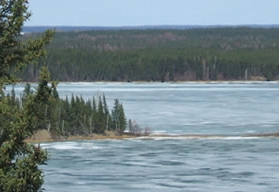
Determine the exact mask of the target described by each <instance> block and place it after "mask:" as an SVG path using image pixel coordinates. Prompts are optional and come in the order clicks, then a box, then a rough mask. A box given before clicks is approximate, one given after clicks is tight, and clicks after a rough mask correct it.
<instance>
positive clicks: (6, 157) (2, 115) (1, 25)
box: [0, 0, 53, 192]
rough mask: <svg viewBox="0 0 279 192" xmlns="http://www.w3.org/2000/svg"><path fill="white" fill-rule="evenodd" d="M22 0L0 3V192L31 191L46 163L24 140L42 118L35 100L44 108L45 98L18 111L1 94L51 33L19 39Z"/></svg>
mask: <svg viewBox="0 0 279 192" xmlns="http://www.w3.org/2000/svg"><path fill="white" fill-rule="evenodd" d="M27 9H28V2H27V1H26V0H1V1H0V50H1V51H0V122H1V123H0V191H5V192H22V191H24V192H35V191H38V190H40V188H41V186H42V184H43V174H42V171H41V170H40V169H39V168H38V165H41V164H44V163H45V162H46V160H47V153H46V152H45V151H44V150H42V149H41V148H40V146H35V145H32V144H27V143H25V142H24V140H25V139H26V138H27V137H30V136H32V135H33V133H34V132H35V131H36V130H37V129H38V127H37V124H36V123H35V122H36V120H38V119H43V118H44V116H40V115H38V113H37V111H36V107H35V104H36V102H37V100H39V101H40V102H42V103H38V104H39V105H44V103H43V102H44V101H47V99H48V98H45V97H43V95H41V96H42V97H38V95H36V96H33V95H31V96H29V97H28V98H27V99H26V104H25V106H24V108H23V109H22V110H19V108H18V107H15V106H12V105H9V103H8V100H7V98H6V97H5V95H4V88H5V86H6V85H9V84H11V83H14V82H16V81H17V78H16V77H15V75H14V73H13V72H15V71H18V70H21V69H22V67H23V66H25V65H26V64H29V63H32V62H34V61H35V59H37V58H39V57H40V56H43V55H44V50H43V47H44V45H46V44H47V43H48V42H49V40H50V38H51V37H52V35H53V33H52V32H46V33H45V35H44V36H43V37H42V38H40V39H36V40H29V41H27V42H22V41H20V40H19V36H20V33H21V29H22V26H23V23H24V21H26V20H27V19H28V18H29V17H30V13H29V12H28V11H27Z"/></svg>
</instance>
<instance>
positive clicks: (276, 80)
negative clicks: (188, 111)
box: [18, 79, 279, 83]
mask: <svg viewBox="0 0 279 192" xmlns="http://www.w3.org/2000/svg"><path fill="white" fill-rule="evenodd" d="M57 82H59V83H230V82H231V83H242V82H248V83H249V82H259V83H262V82H279V79H275V80H270V81H268V80H265V79H263V80H259V79H257V80H252V79H248V80H244V79H242V80H239V79H238V80H234V79H231V80H185V81H182V80H177V81H163V82H162V81H57ZM18 83H38V81H19V82H18Z"/></svg>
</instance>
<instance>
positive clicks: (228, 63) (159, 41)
mask: <svg viewBox="0 0 279 192" xmlns="http://www.w3.org/2000/svg"><path fill="white" fill-rule="evenodd" d="M37 35H38V34H33V36H34V37H36V36H37ZM24 38H25V37H24ZM278 51H279V29H276V28H274V29H262V28H212V29H209V28H208V29H192V30H120V31H88V32H65V33H64V32H60V33H57V35H56V37H55V39H54V41H53V43H52V44H51V45H50V46H49V48H48V53H49V54H48V57H47V63H48V65H49V70H50V72H51V74H52V80H63V81H98V80H108V81H138V80H144V81H168V80H222V79H224V80H232V79H235V80H242V79H250V78H252V77H253V76H263V77H265V78H266V79H268V80H274V79H278V78H279V54H278ZM36 71H38V68H36V67H32V65H31V66H29V68H28V69H26V70H25V72H24V73H23V74H22V77H23V78H24V79H25V80H31V81H32V80H36V79H37V76H36V74H37V72H36ZM73 71H74V73H73Z"/></svg>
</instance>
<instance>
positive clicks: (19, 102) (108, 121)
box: [5, 68, 136, 137]
mask: <svg viewBox="0 0 279 192" xmlns="http://www.w3.org/2000/svg"><path fill="white" fill-rule="evenodd" d="M43 69H44V71H43V72H41V74H48V71H47V69H46V68H43ZM41 76H42V75H41ZM48 76H49V75H47V77H48ZM56 87H57V83H55V82H52V83H51V86H49V83H48V78H42V77H40V82H39V85H38V87H37V88H36V90H34V89H33V88H32V87H31V86H30V84H26V87H25V89H24V92H23V95H22V96H21V97H16V95H15V91H14V90H12V91H11V93H8V94H7V95H6V96H5V98H6V99H7V102H8V104H9V105H10V106H12V107H13V108H15V109H16V110H17V111H21V110H23V109H24V108H25V106H26V105H27V104H28V102H29V98H32V97H40V96H41V95H47V96H48V100H46V101H45V104H44V105H41V104H40V102H37V104H34V106H33V108H34V109H35V111H36V113H37V114H40V116H42V117H44V118H42V119H37V121H36V127H38V128H39V129H47V130H48V131H49V132H50V133H51V135H52V136H53V137H55V136H58V137H60V136H75V135H91V134H93V133H97V134H104V133H105V131H113V132H115V133H116V134H119V135H121V134H122V133H124V131H125V130H126V127H127V120H126V116H125V112H124V108H123V106H122V104H121V103H120V102H119V100H118V99H115V103H114V107H113V109H112V111H111V112H110V111H109V108H108V106H107V102H106V98H105V96H103V97H99V99H98V100H96V99H95V98H94V97H93V98H92V100H88V101H85V100H84V99H83V98H82V97H81V96H72V97H71V99H70V100H69V99H68V98H66V100H63V99H60V98H59V94H58V92H57V89H56ZM134 126H136V125H133V124H131V120H130V121H129V129H131V128H132V127H134ZM130 133H132V132H131V130H130Z"/></svg>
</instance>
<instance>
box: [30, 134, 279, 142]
mask: <svg viewBox="0 0 279 192" xmlns="http://www.w3.org/2000/svg"><path fill="white" fill-rule="evenodd" d="M251 138H252V139H253V138H255V139H257V138H279V133H278V132H277V133H262V134H243V135H218V134H215V135H206V134H181V135H168V134H156V135H155V134H150V135H131V134H123V135H115V134H112V133H110V134H105V135H98V134H93V135H91V136H69V137H57V138H53V137H51V136H50V135H49V133H47V131H40V132H39V133H36V134H35V135H34V136H33V137H32V138H29V139H26V140H25V142H27V143H51V142H66V141H85V140H125V139H142V140H156V139H251Z"/></svg>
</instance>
